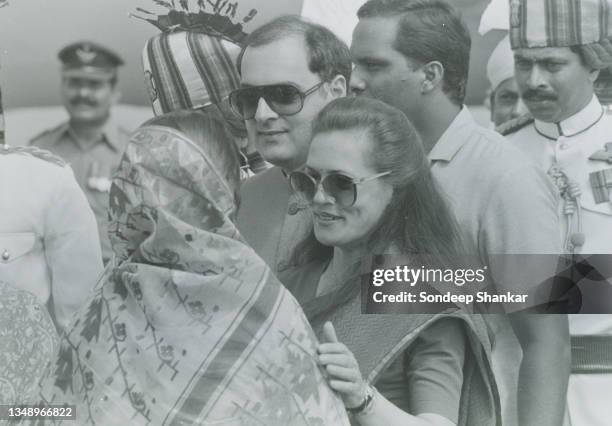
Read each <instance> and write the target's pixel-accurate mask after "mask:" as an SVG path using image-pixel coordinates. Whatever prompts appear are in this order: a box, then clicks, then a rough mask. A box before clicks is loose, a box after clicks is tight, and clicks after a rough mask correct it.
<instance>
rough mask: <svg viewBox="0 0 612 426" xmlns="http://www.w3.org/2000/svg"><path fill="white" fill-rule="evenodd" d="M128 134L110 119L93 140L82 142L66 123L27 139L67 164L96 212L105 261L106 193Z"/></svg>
mask: <svg viewBox="0 0 612 426" xmlns="http://www.w3.org/2000/svg"><path fill="white" fill-rule="evenodd" d="M129 135H130V133H129V132H128V131H127V130H125V129H123V128H121V127H120V126H117V125H115V124H114V123H113V122H112V120H111V121H109V122H107V123H106V125H105V127H104V131H103V134H102V137H101V138H100V140H99V141H98V142H97V143H94V144H89V145H84V144H82V143H81V142H80V141H79V140H78V138H77V136H76V135H75V134H74V132H73V131H72V130H71V128H70V124H69V123H63V124H61V125H59V126H57V127H55V128H53V129H50V130H47V131H45V132H43V133H41V134H40V135H38V136H36V137H34V138H33V139H32V140H31V141H30V144H31V145H35V146H37V147H39V148H42V149H46V150H48V151H51V152H53V153H54V154H56V155H58V156H60V157H61V158H62V159H63V160H65V161H66V162H67V163H69V164H70V167H71V168H72V170H73V172H74V177H75V178H76V180H77V182H78V183H79V185H80V186H81V189H82V190H83V192H84V193H85V195H86V196H87V200H88V201H89V205H90V206H91V209H92V210H93V212H94V215H95V216H96V221H97V223H98V229H99V231H100V238H99V239H100V243H101V244H102V254H103V257H104V259H105V261H108V259H110V258H111V257H112V249H111V246H110V241H109V239H108V212H107V210H108V193H109V190H110V186H111V181H112V177H113V174H114V173H115V170H116V169H117V166H118V165H119V161H120V160H121V156H122V155H123V151H124V149H125V146H126V145H127V142H128V140H129Z"/></svg>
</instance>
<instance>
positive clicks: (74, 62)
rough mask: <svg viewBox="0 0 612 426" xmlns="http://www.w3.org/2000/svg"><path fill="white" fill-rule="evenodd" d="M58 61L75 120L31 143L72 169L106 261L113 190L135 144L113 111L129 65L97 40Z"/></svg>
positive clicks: (75, 46)
mask: <svg viewBox="0 0 612 426" xmlns="http://www.w3.org/2000/svg"><path fill="white" fill-rule="evenodd" d="M58 57H59V59H60V61H61V63H62V96H63V100H64V105H65V106H66V109H67V111H68V114H69V115H70V120H69V121H68V122H67V123H63V124H61V125H59V126H57V127H55V128H53V129H51V130H48V131H45V132H43V133H42V134H40V135H38V136H36V137H34V138H33V139H32V140H31V141H30V144H32V145H35V146H38V147H40V148H43V149H46V150H49V151H51V152H53V153H54V154H56V155H58V156H60V157H61V158H63V159H64V160H65V161H66V162H68V163H69V164H70V166H71V167H72V169H73V171H74V175H75V177H76V179H77V182H78V183H79V185H80V186H81V188H82V189H83V191H84V192H85V194H86V195H87V199H88V200H89V204H90V205H91V208H92V209H93V211H94V214H95V215H96V220H97V222H98V228H99V231H100V242H101V244H102V255H103V257H104V261H105V262H106V261H108V260H109V259H110V258H111V257H112V250H111V247H110V242H109V239H108V235H107V227H108V224H107V221H108V218H107V208H108V191H109V190H110V185H111V179H112V176H113V174H114V172H115V169H116V168H117V166H118V165H119V161H120V159H121V156H122V154H123V151H124V148H125V146H126V144H127V142H128V140H129V132H128V131H127V130H125V129H123V128H121V127H120V126H118V125H116V124H115V123H114V122H113V121H112V120H111V119H110V109H111V107H112V105H113V104H114V102H115V101H116V99H117V92H116V87H115V86H116V79H117V67H119V66H120V65H122V64H123V61H122V60H121V58H120V57H119V56H117V54H115V53H114V52H112V51H111V50H109V49H107V48H105V47H103V46H100V45H98V44H95V43H92V42H77V43H73V44H71V45H69V46H66V47H65V48H63V49H62V50H61V51H60V52H59V54H58ZM83 135H87V136H86V137H85V136H83Z"/></svg>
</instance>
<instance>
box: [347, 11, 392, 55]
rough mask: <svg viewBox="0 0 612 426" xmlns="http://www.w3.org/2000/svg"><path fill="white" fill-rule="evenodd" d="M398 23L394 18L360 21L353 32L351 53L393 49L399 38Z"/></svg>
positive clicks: (374, 18) (375, 18)
mask: <svg viewBox="0 0 612 426" xmlns="http://www.w3.org/2000/svg"><path fill="white" fill-rule="evenodd" d="M398 21H399V20H398V19H397V18H393V17H373V18H362V19H360V20H359V22H358V23H357V26H356V27H355V29H354V30H353V41H352V43H351V53H353V52H355V53H360V52H362V51H376V50H377V49H392V48H393V44H394V43H395V39H396V37H397V26H398Z"/></svg>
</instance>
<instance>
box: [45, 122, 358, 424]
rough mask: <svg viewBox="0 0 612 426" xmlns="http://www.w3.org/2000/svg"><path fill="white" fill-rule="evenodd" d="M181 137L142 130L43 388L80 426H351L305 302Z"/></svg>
mask: <svg viewBox="0 0 612 426" xmlns="http://www.w3.org/2000/svg"><path fill="white" fill-rule="evenodd" d="M234 209H235V205H234V194H233V193H232V191H231V190H230V188H229V187H228V185H227V183H226V181H225V180H224V179H223V178H222V173H221V171H220V170H217V167H216V166H215V164H214V162H213V161H212V159H210V158H208V157H207V155H206V154H205V153H204V152H203V151H202V150H201V149H200V148H199V147H198V146H197V145H196V144H195V143H194V142H192V141H191V140H189V139H187V138H186V137H185V136H184V135H182V134H181V133H178V132H175V131H173V130H170V129H167V128H163V127H159V126H145V127H143V128H141V129H140V130H138V131H137V132H136V133H135V134H134V135H133V136H132V139H131V141H130V143H129V145H128V147H127V150H126V153H125V155H124V157H123V159H122V161H121V164H120V167H119V170H118V172H117V174H116V176H115V178H114V180H113V186H112V188H111V193H110V221H111V226H110V236H111V241H112V244H113V250H114V251H115V256H116V257H115V261H114V264H113V265H111V266H109V267H108V268H107V270H106V272H105V275H104V277H103V279H102V281H101V282H100V283H99V284H98V286H97V288H96V290H95V292H94V294H93V296H92V298H91V300H90V301H89V303H88V304H87V305H86V306H84V307H83V309H82V310H81V311H80V312H79V314H78V316H77V317H76V318H75V319H74V321H73V323H72V326H71V328H70V331H69V332H68V333H67V334H66V335H65V336H64V337H63V339H62V341H61V348H60V354H59V356H58V358H57V360H56V362H55V364H54V365H53V366H52V368H51V369H50V370H49V371H48V374H47V376H46V377H45V378H44V380H43V381H42V384H41V397H42V399H43V400H44V401H45V402H46V403H53V404H58V403H70V404H76V406H77V410H76V411H77V423H78V424H130V425H133V424H155V425H159V424H173V425H174V424H176V425H179V424H203V425H213V424H214V425H331V424H333V425H343V424H344V425H348V424H349V423H348V420H347V417H346V413H345V410H344V406H343V405H342V402H341V401H340V399H339V398H338V397H337V396H336V395H335V394H334V393H333V392H332V391H331V390H330V389H329V388H328V386H327V384H326V382H325V380H324V377H323V375H322V373H321V371H320V369H319V367H318V365H317V363H316V361H315V353H316V352H315V348H316V345H317V341H316V338H315V336H314V333H313V331H312V329H311V328H310V326H309V324H308V321H307V320H306V318H305V316H304V314H303V313H302V310H301V308H300V307H299V305H298V303H297V302H296V301H295V300H294V299H293V297H292V296H291V295H290V293H289V292H288V291H287V290H286V289H285V288H284V287H283V286H282V285H281V284H280V282H279V281H278V280H277V279H276V277H274V275H273V274H272V273H271V272H270V270H269V268H268V267H267V266H266V265H265V264H264V262H263V261H262V260H261V259H260V258H259V257H258V256H257V255H256V254H255V253H254V252H253V250H252V249H251V248H250V247H248V246H247V245H246V244H245V243H244V242H243V241H242V239H241V237H240V235H239V233H238V231H237V230H236V228H235V227H234V225H233V223H232V222H231V220H230V219H229V218H230V216H232V215H233V213H234Z"/></svg>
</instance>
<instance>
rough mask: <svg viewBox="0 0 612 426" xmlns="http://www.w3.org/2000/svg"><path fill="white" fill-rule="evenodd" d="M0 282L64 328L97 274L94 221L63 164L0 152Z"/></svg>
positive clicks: (34, 154) (33, 151) (27, 153)
mask: <svg viewBox="0 0 612 426" xmlns="http://www.w3.org/2000/svg"><path fill="white" fill-rule="evenodd" d="M0 182H2V186H3V187H2V191H0V281H5V282H7V283H9V284H11V285H13V286H15V287H17V288H20V289H24V290H27V291H29V292H30V293H32V294H34V295H35V296H36V297H37V298H38V300H39V302H40V303H41V304H47V303H48V304H49V308H50V309H49V311H50V313H51V314H52V316H54V317H55V321H56V323H57V324H58V325H59V326H60V327H62V328H64V327H66V326H67V324H68V322H69V320H70V317H71V315H72V314H73V313H74V312H75V311H76V310H77V309H78V308H79V307H80V306H81V304H82V303H83V302H84V301H85V299H86V298H87V296H88V294H89V292H90V290H91V289H92V288H93V286H94V285H95V282H96V280H97V279H98V277H99V276H100V274H101V272H102V258H101V254H100V243H99V241H98V231H97V228H96V222H95V218H94V216H93V213H92V211H91V209H90V208H89V206H88V205H87V199H86V198H85V196H84V195H83V192H82V191H81V189H80V188H79V186H78V184H77V183H76V181H75V179H74V176H73V174H72V171H71V170H70V168H69V167H68V166H66V164H65V163H64V162H63V161H62V160H61V159H59V158H58V157H55V156H54V155H52V154H50V153H49V152H46V151H42V150H39V149H37V148H34V147H19V148H10V147H8V146H0Z"/></svg>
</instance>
